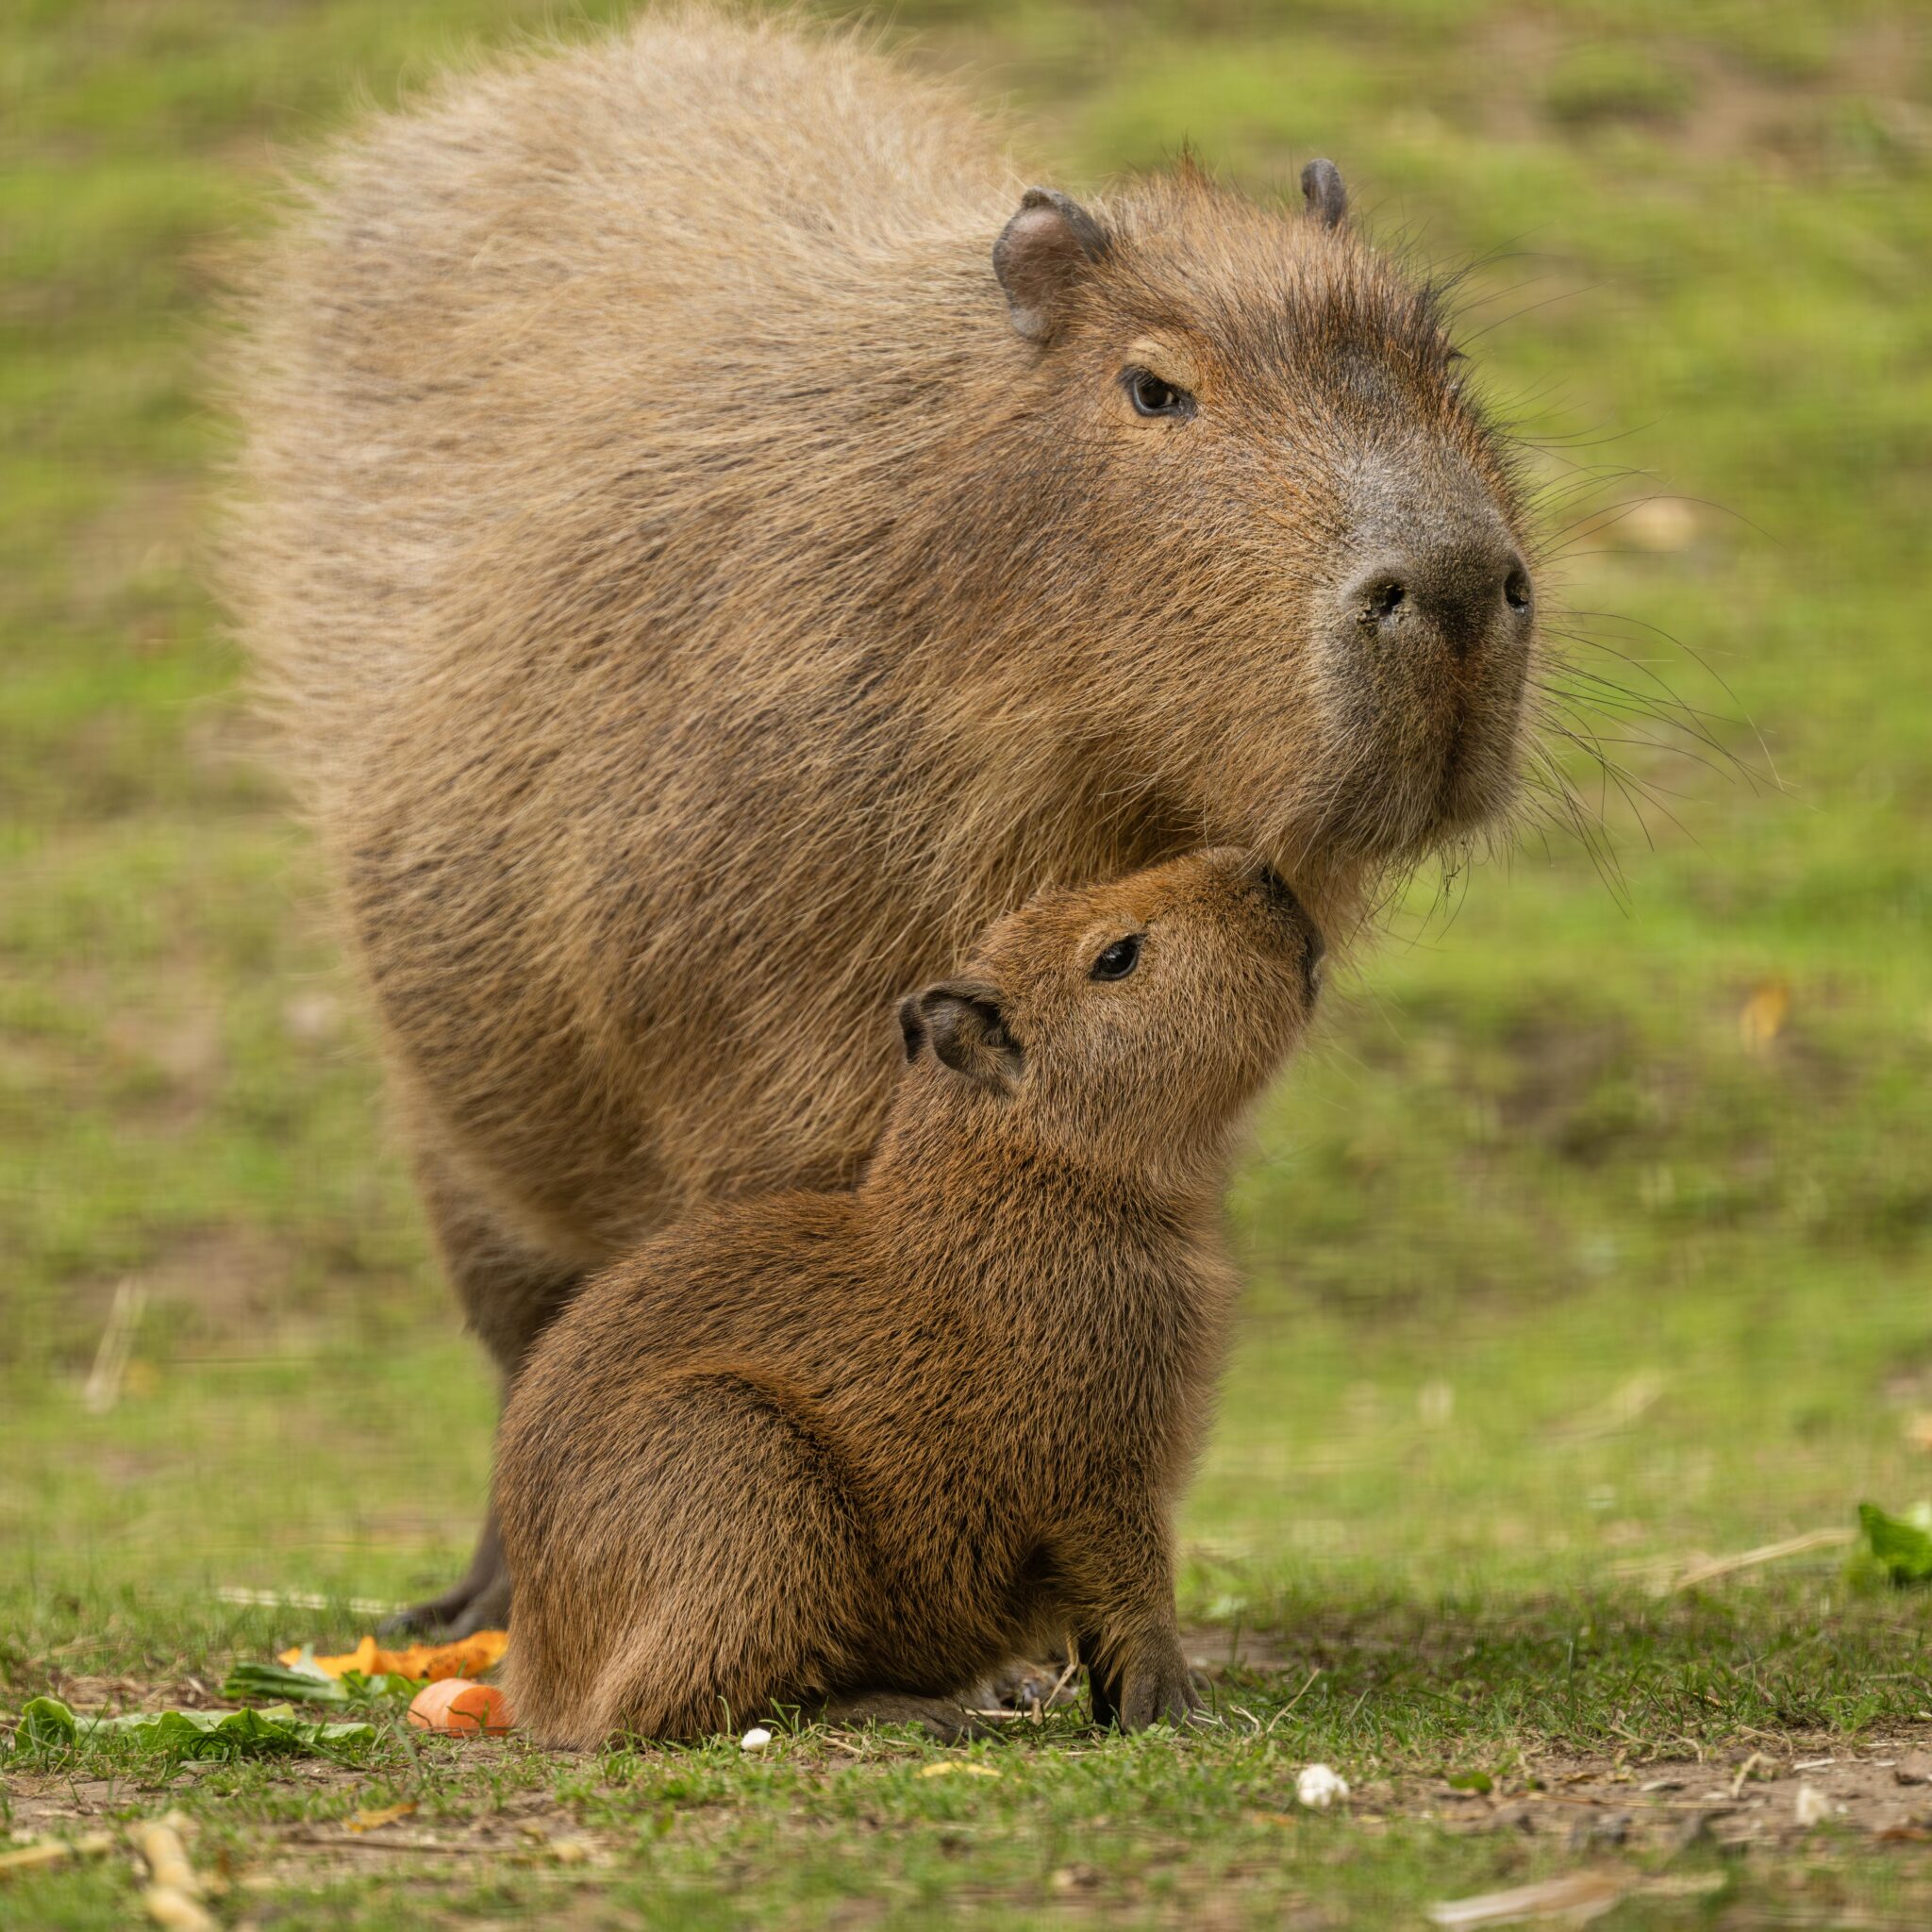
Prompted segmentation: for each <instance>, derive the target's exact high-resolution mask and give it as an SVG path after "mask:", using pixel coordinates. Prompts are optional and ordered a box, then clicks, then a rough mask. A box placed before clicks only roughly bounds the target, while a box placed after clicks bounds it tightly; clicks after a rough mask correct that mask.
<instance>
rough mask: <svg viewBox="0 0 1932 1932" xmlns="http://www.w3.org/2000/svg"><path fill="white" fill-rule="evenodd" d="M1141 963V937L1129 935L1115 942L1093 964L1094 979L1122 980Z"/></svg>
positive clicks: (1136, 934)
mask: <svg viewBox="0 0 1932 1932" xmlns="http://www.w3.org/2000/svg"><path fill="white" fill-rule="evenodd" d="M1140 963H1141V935H1140V934H1139V933H1137V932H1136V933H1129V934H1128V935H1127V937H1126V938H1125V939H1124V940H1116V941H1114V942H1113V944H1112V945H1110V946H1108V947H1107V948H1106V949H1105V950H1104V951H1103V952H1102V953H1101V955H1100V958H1097V959H1096V960H1094V962H1093V977H1094V978H1095V979H1124V978H1125V977H1126V976H1127V974H1130V973H1131V972H1132V971H1133V970H1134V968H1135V967H1136V966H1138V965H1139V964H1140Z"/></svg>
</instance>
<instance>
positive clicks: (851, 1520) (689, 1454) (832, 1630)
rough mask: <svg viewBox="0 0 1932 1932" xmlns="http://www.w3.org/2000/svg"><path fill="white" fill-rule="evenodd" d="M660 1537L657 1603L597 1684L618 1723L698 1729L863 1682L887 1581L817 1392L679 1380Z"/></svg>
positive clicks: (657, 1460)
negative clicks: (818, 1414) (862, 1666)
mask: <svg viewBox="0 0 1932 1932" xmlns="http://www.w3.org/2000/svg"><path fill="white" fill-rule="evenodd" d="M649 1433H650V1436H651V1437H652V1438H653V1439H654V1441H653V1453H652V1454H651V1455H650V1457H649V1463H650V1477H649V1481H650V1486H651V1491H652V1502H651V1507H650V1509H649V1512H648V1513H649V1516H650V1518H651V1519H652V1520H653V1524H652V1527H653V1533H654V1534H657V1535H658V1536H659V1539H660V1540H659V1541H658V1547H657V1548H656V1549H654V1550H653V1551H652V1552H651V1553H650V1557H649V1559H648V1560H649V1569H650V1573H651V1574H650V1582H649V1587H648V1593H647V1598H646V1604H647V1607H646V1610H645V1614H644V1616H643V1617H642V1618H641V1620H640V1621H639V1622H638V1623H636V1624H633V1625H632V1627H631V1628H630V1629H629V1630H628V1631H626V1632H625V1634H624V1636H623V1637H622V1639H621V1640H620V1641H618V1643H616V1644H615V1645H614V1646H613V1652H612V1655H611V1657H610V1659H609V1661H608V1665H607V1666H606V1668H605V1670H604V1671H603V1672H602V1673H601V1674H600V1676H599V1678H598V1682H597V1686H596V1689H595V1691H594V1692H593V1695H592V1699H591V1702H592V1707H593V1713H594V1717H595V1722H596V1727H597V1728H599V1729H601V1730H602V1731H604V1732H605V1733H606V1734H608V1733H612V1732H628V1733H630V1734H631V1735H634V1736H637V1737H646V1738H695V1737H706V1736H710V1735H714V1734H716V1733H718V1732H720V1731H724V1730H729V1729H733V1728H741V1727H742V1726H743V1725H745V1724H754V1723H756V1722H757V1721H758V1720H759V1719H761V1718H768V1717H772V1716H775V1715H778V1714H780V1713H781V1712H784V1711H786V1710H790V1709H792V1708H800V1709H804V1710H805V1711H807V1712H808V1713H809V1712H810V1711H812V1710H813V1709H815V1708H816V1707H818V1706H820V1705H821V1704H822V1703H823V1702H824V1698H825V1697H826V1695H827V1693H828V1692H830V1691H833V1690H835V1689H836V1688H837V1687H839V1686H841V1685H845V1684H849V1683H851V1682H852V1681H853V1674H854V1672H855V1671H856V1670H857V1669H858V1668H859V1659H860V1658H861V1657H862V1655H863V1652H864V1645H865V1639H866V1636H867V1634H868V1631H867V1622H868V1620H867V1619H866V1617H865V1615H864V1606H865V1605H866V1604H867V1603H869V1602H870V1601H872V1600H873V1598H874V1594H875V1591H876V1586H875V1584H874V1574H875V1569H874V1559H873V1555H872V1543H871V1536H870V1533H869V1529H868V1525H867V1523H866V1521H865V1514H864V1508H863V1505H862V1503H861V1502H860V1499H859V1498H858V1495H857V1494H856V1493H855V1491H853V1489H852V1487H851V1484H850V1482H849V1480H848V1477H847V1475H846V1473H845V1470H844V1467H843V1462H842V1458H841V1456H840V1455H839V1452H838V1449H837V1447H836V1445H835V1444H834V1443H832V1442H831V1441H828V1440H826V1438H825V1437H824V1434H823V1433H822V1432H821V1431H820V1429H819V1427H818V1425H817V1424H816V1422H815V1420H814V1418H813V1416H812V1414H811V1411H810V1408H809V1406H808V1404H807V1403H805V1402H804V1401H803V1400H801V1399H800V1398H798V1397H797V1396H795V1395H794V1394H793V1393H791V1391H787V1390H784V1389H782V1388H779V1387H777V1386H774V1384H772V1383H770V1382H768V1381H765V1380H763V1379H760V1378H755V1377H753V1376H750V1375H741V1374H733V1373H728V1372H706V1373H700V1374H686V1375H683V1376H680V1377H678V1378H677V1380H676V1381H675V1382H674V1383H673V1384H672V1385H671V1387H670V1388H669V1389H668V1390H667V1391H666V1392H665V1395H664V1397H663V1399H662V1406H661V1407H658V1408H657V1412H656V1413H655V1414H654V1415H653V1416H652V1418H651V1423H650V1426H649Z"/></svg>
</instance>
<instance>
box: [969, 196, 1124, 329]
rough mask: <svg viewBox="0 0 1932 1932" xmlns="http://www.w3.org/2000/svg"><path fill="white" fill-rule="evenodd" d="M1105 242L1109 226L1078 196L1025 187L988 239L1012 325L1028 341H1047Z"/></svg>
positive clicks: (1105, 247)
mask: <svg viewBox="0 0 1932 1932" xmlns="http://www.w3.org/2000/svg"><path fill="white" fill-rule="evenodd" d="M1107 251H1108V235H1107V230H1106V229H1105V228H1103V227H1102V226H1101V225H1100V224H1099V223H1098V222H1096V221H1095V220H1094V219H1093V217H1092V216H1091V215H1090V214H1089V213H1088V212H1087V210H1086V209H1085V208H1082V207H1081V206H1080V204H1079V203H1078V202H1077V201H1074V200H1073V199H1072V198H1071V197H1070V196H1068V195H1064V194H1062V193H1061V192H1059V190H1058V189H1057V188H1029V189H1028V190H1027V191H1026V192H1025V193H1024V195H1022V196H1021V198H1020V212H1019V213H1018V214H1016V215H1015V216H1014V217H1013V219H1012V220H1011V221H1010V222H1008V224H1007V225H1006V226H1005V227H1004V228H1003V229H1001V231H1000V239H999V240H998V241H997V242H994V243H993V244H992V272H993V274H994V275H998V276H999V278H1000V287H1001V288H1003V289H1004V290H1005V291H1007V300H1008V303H1009V304H1011V309H1012V322H1013V326H1014V328H1015V329H1017V330H1018V331H1019V333H1020V334H1021V335H1023V336H1024V337H1025V338H1026V340H1027V341H1029V342H1043V341H1046V340H1047V339H1048V338H1049V337H1050V336H1051V335H1052V334H1053V332H1054V330H1055V329H1056V328H1058V326H1059V324H1060V321H1061V319H1062V317H1063V316H1064V314H1065V312H1066V307H1067V302H1068V299H1069V297H1070V296H1071V295H1072V294H1073V292H1074V289H1075V288H1076V287H1077V286H1078V284H1079V281H1080V278H1081V276H1082V275H1085V274H1086V272H1087V268H1088V265H1089V263H1091V262H1095V261H1098V260H1099V259H1100V258H1101V257H1102V256H1104V255H1105V254H1106V253H1107Z"/></svg>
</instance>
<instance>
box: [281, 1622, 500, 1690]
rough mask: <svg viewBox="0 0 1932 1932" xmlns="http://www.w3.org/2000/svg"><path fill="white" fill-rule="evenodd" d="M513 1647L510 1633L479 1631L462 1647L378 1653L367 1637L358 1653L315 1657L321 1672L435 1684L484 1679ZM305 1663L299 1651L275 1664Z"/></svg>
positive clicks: (412, 1646) (286, 1654) (444, 1645)
mask: <svg viewBox="0 0 1932 1932" xmlns="http://www.w3.org/2000/svg"><path fill="white" fill-rule="evenodd" d="M508 1646H509V1632H508V1630H478V1631H477V1632H476V1633H475V1636H474V1637H465V1638H464V1639H463V1640H462V1641H461V1642H459V1643H412V1644H410V1645H409V1647H408V1649H407V1650H378V1649H377V1648H376V1647H375V1638H373V1637H365V1638H364V1639H363V1640H362V1641H361V1642H360V1643H358V1645H357V1646H356V1647H355V1649H354V1650H351V1651H345V1652H344V1653H343V1654H342V1655H341V1657H311V1658H310V1659H309V1661H310V1662H311V1663H313V1664H314V1665H315V1667H316V1669H317V1670H319V1671H326V1672H327V1673H328V1674H329V1675H330V1676H331V1677H340V1676H341V1675H343V1674H345V1673H346V1672H349V1671H360V1672H361V1674H363V1675H364V1676H365V1677H374V1676H376V1675H379V1674H381V1673H382V1672H384V1671H392V1672H394V1673H395V1674H396V1675H397V1676H399V1677H427V1678H428V1679H430V1681H431V1682H432V1683H434V1682H437V1681H439V1680H440V1679H441V1678H443V1677H480V1676H481V1675H482V1674H484V1673H485V1672H486V1671H493V1670H494V1669H495V1668H496V1666H497V1665H498V1664H500V1663H501V1662H502V1661H503V1653H504V1652H505V1650H506V1649H508ZM301 1660H302V1653H301V1651H300V1650H299V1649H296V1650H284V1651H281V1652H279V1653H277V1655H276V1657H275V1661H276V1662H277V1663H283V1664H291V1665H292V1664H296V1663H299V1662H300V1661H301Z"/></svg>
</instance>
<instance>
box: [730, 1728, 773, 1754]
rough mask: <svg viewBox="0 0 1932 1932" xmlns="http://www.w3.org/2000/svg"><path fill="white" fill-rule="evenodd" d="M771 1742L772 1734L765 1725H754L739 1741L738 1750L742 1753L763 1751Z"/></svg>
mask: <svg viewBox="0 0 1932 1932" xmlns="http://www.w3.org/2000/svg"><path fill="white" fill-rule="evenodd" d="M771 1741H772V1734H771V1732H770V1731H768V1730H766V1728H765V1727H764V1725H763V1724H754V1725H752V1727H751V1729H750V1730H748V1731H747V1732H745V1734H744V1736H743V1737H741V1739H739V1740H738V1748H739V1749H740V1750H741V1751H762V1750H763V1749H764V1748H765V1746H766V1745H767V1744H769V1743H770V1742H771Z"/></svg>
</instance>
